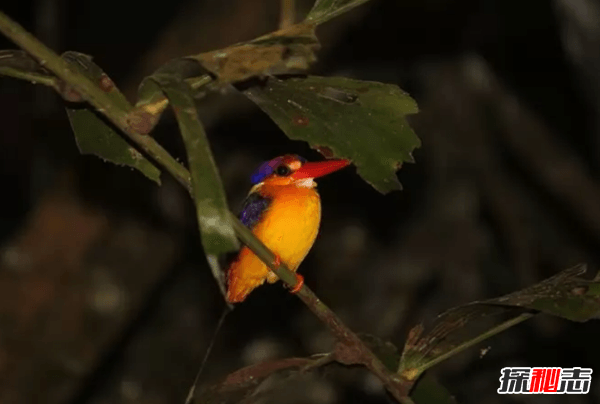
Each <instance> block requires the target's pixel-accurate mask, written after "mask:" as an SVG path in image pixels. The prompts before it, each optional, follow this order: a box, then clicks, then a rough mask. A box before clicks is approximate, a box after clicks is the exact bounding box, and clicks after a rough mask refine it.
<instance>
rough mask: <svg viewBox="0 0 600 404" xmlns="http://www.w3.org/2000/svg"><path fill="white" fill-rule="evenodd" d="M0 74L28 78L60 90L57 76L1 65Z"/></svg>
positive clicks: (32, 81) (34, 82) (33, 81)
mask: <svg viewBox="0 0 600 404" xmlns="http://www.w3.org/2000/svg"><path fill="white" fill-rule="evenodd" d="M0 75H3V76H10V77H14V78H16V79H21V80H27V81H29V82H31V83H33V84H43V85H45V86H48V87H52V88H54V89H55V90H58V84H57V81H56V78H55V77H52V76H48V75H47V74H44V73H36V72H27V71H22V70H18V69H14V68H12V67H7V66H3V67H0Z"/></svg>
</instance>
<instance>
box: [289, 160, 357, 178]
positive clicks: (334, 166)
mask: <svg viewBox="0 0 600 404" xmlns="http://www.w3.org/2000/svg"><path fill="white" fill-rule="evenodd" d="M349 164H350V160H341V159H340V160H333V159H332V160H325V161H318V162H306V163H304V164H303V165H302V167H300V168H299V169H298V171H296V172H295V173H294V174H292V178H293V179H294V180H300V179H303V178H317V177H322V176H324V175H327V174H331V173H332V172H334V171H337V170H341V169H342V168H344V167H346V166H348V165H349Z"/></svg>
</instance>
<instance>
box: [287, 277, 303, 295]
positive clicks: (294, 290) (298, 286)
mask: <svg viewBox="0 0 600 404" xmlns="http://www.w3.org/2000/svg"><path fill="white" fill-rule="evenodd" d="M295 275H296V286H294V287H293V288H291V289H290V293H292V294H294V293H298V292H299V291H300V289H302V286H304V277H303V276H302V275H300V274H295Z"/></svg>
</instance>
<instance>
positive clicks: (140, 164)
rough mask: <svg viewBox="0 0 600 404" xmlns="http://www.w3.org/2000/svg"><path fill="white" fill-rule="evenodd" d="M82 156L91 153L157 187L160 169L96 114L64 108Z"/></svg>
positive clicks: (85, 110)
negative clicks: (141, 175)
mask: <svg viewBox="0 0 600 404" xmlns="http://www.w3.org/2000/svg"><path fill="white" fill-rule="evenodd" d="M67 115H68V117H69V121H70V122H71V127H72V128H73V132H74V133H75V141H76V142H77V147H78V148H79V151H80V152H81V154H94V155H96V156H98V157H100V158H101V159H103V160H106V161H110V162H111V163H114V164H117V165H125V166H129V167H133V168H135V169H137V170H138V171H140V172H141V173H142V174H144V175H145V176H146V177H148V178H150V179H151V180H152V181H155V182H156V183H158V184H160V170H159V169H158V168H156V167H155V166H154V165H153V164H152V163H151V162H150V161H148V159H146V158H145V157H144V156H143V155H142V154H141V153H140V152H139V151H137V150H136V149H135V148H133V147H131V146H130V145H129V143H127V142H126V141H125V139H123V138H122V137H121V136H119V134H117V132H115V131H114V130H113V129H112V128H111V127H110V126H109V125H108V124H107V123H106V122H105V121H103V120H102V119H101V118H100V117H99V116H98V115H96V113H95V112H94V111H92V110H90V109H88V108H82V109H73V108H67Z"/></svg>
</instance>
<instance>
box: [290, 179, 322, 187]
mask: <svg viewBox="0 0 600 404" xmlns="http://www.w3.org/2000/svg"><path fill="white" fill-rule="evenodd" d="M295 184H296V186H297V187H302V188H314V187H316V186H317V184H316V183H315V182H314V181H313V179H312V178H303V179H301V180H298V181H296V182H295Z"/></svg>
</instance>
